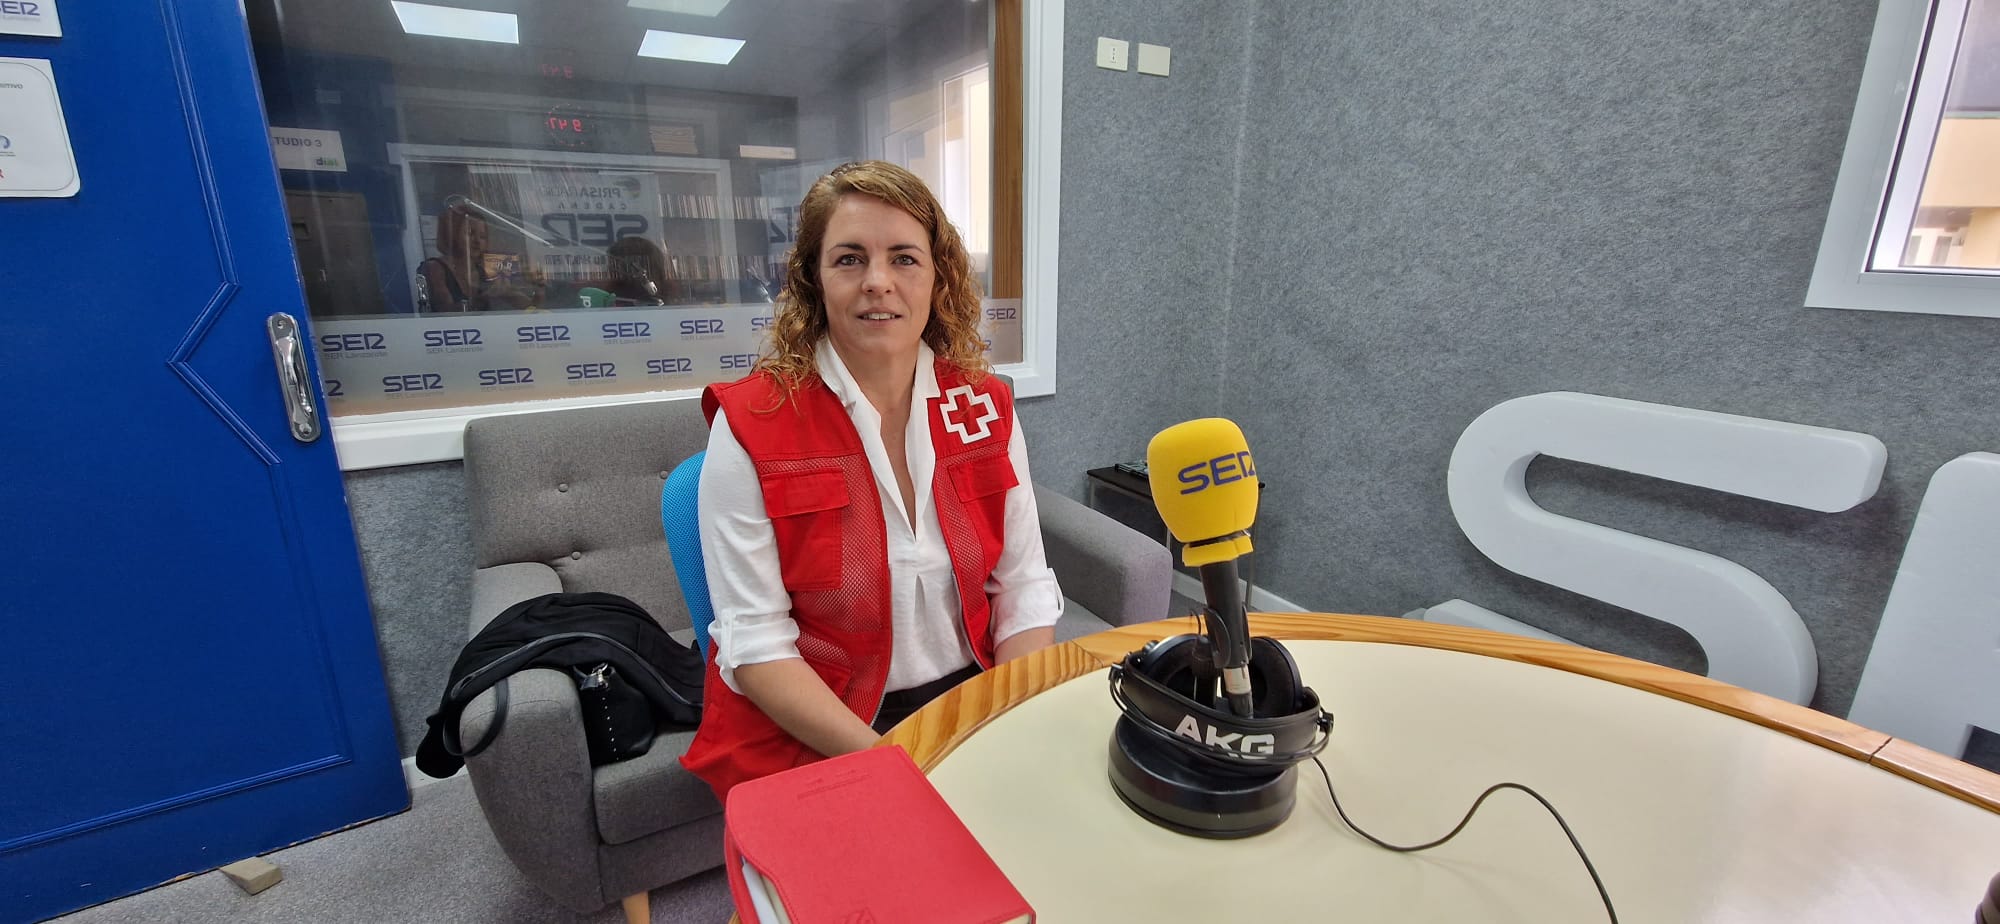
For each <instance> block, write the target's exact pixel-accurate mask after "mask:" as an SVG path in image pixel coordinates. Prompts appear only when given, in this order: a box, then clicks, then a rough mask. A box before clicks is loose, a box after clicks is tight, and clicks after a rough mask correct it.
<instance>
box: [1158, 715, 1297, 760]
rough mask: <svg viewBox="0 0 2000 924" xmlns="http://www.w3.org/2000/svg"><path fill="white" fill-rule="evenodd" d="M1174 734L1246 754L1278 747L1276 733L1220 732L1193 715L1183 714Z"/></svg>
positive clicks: (1261, 752)
mask: <svg viewBox="0 0 2000 924" xmlns="http://www.w3.org/2000/svg"><path fill="white" fill-rule="evenodd" d="M1174 734H1176V735H1179V736H1181V737H1183V738H1191V739H1193V740H1195V741H1198V742H1201V743H1202V744H1205V745H1208V746H1209V747H1212V748H1223V749H1225V750H1230V751H1240V752H1242V753H1244V754H1269V753H1272V752H1273V751H1276V750H1277V749H1278V738H1277V736H1276V735H1246V734H1243V733H1242V732H1218V731H1217V730H1216V728H1215V726H1213V725H1203V724H1202V723H1201V722H1199V721H1197V720H1196V719H1195V717H1194V716H1191V715H1184V716H1181V721H1180V724H1178V725H1175V726H1174Z"/></svg>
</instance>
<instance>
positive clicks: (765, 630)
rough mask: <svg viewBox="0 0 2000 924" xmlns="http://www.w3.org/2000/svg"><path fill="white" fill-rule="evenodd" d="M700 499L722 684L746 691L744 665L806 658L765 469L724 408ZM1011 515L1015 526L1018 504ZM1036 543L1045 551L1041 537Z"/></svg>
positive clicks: (712, 636) (712, 635) (712, 633)
mask: <svg viewBox="0 0 2000 924" xmlns="http://www.w3.org/2000/svg"><path fill="white" fill-rule="evenodd" d="M697 497H698V500H697V507H698V509H699V510H700V513H701V560H702V564H703V565H704V566H705V567H707V569H708V597H709V604H710V605H711V606H712V607H714V609H715V622H714V624H713V625H711V626H710V627H709V630H708V631H709V640H710V642H711V644H713V645H714V647H715V666H716V668H717V670H718V671H719V672H720V673H721V674H722V682H723V683H725V684H728V685H729V688H730V689H731V690H735V691H736V692H738V693H741V692H743V691H742V689H741V688H740V687H738V686H737V685H736V668H738V667H741V666H743V665H745V664H761V663H764V662H766V661H782V660H784V659H786V658H796V657H798V656H799V648H798V640H799V624H798V623H797V622H795V621H793V619H792V597H791V595H790V594H788V593H786V592H785V583H784V579H783V577H782V572H780V571H779V569H778V546H777V542H776V537H775V534H774V533H773V532H772V530H771V518H770V516H769V515H768V514H767V513H766V512H765V510H764V491H763V488H762V487H761V486H760V485H759V483H758V481H757V467H756V465H755V464H754V463H752V462H751V461H750V454H749V453H747V452H744V451H743V445H742V444H741V443H738V442H737V441H736V435H735V434H734V433H732V432H730V430H729V421H728V418H727V417H725V416H724V415H723V413H722V412H721V411H717V412H716V414H715V423H714V424H713V425H712V426H711V427H710V428H709V431H708V455H707V456H706V457H705V458H704V460H703V461H702V466H701V490H700V491H699V493H698V495H697ZM1032 500H1033V498H1032V495H1031V496H1030V501H1032ZM1008 515H1009V522H1010V524H1011V520H1012V510H1011V508H1010V510H1009V512H1008ZM1035 548H1036V551H1037V553H1038V555H1039V552H1040V550H1041V536H1040V535H1039V534H1037V535H1036V537H1035Z"/></svg>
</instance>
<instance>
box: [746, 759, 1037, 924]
mask: <svg viewBox="0 0 2000 924" xmlns="http://www.w3.org/2000/svg"><path fill="white" fill-rule="evenodd" d="M723 822H724V833H723V868H724V869H726V870H727V871H728V873H729V893H730V895H731V897H732V898H734V899H735V901H736V913H737V915H738V916H739V917H741V918H742V919H743V922H744V924H1030V922H1033V921H1034V919H1035V912H1034V909H1032V908H1029V907H1028V902H1027V900H1026V899H1024V898H1022V897H1021V893H1020V892H1019V891H1017V890H1016V889H1015V888H1014V884H1013V883H1011V882H1009V881H1007V877H1006V875H1005V874H1003V873H1001V872H1000V867H998V866H995V865H994V863H993V858H992V857H990V856H987V854H986V850H985V848H983V847H980V846H979V842H978V841H977V840H974V839H973V837H972V832H971V831H967V830H966V829H965V824H964V822H961V821H959V820H958V816H957V815H956V814H953V813H952V810H951V807H950V806H948V805H946V804H945V801H944V797H943V796H940V795H938V791H937V790H936V789H935V788H933V787H932V786H931V784H930V781H929V780H927V779H924V774H923V771H921V770H918V769H917V765H916V763H915V762H914V761H912V760H910V755H909V754H908V753H907V752H905V751H904V750H903V749H902V748H900V747H880V748H869V749H868V750H866V751H856V752H855V753H852V754H844V755H842V756H840V757H834V758H829V759H827V760H823V761H820V762H818V763H814V764H807V765H806V766H803V767H796V768H794V769H791V770H787V771H785V772H783V773H775V774H772V775H770V776H767V777H764V778H762V779H757V780H751V781H750V782H748V783H740V784H738V785H737V786H736V787H735V788H734V789H731V790H730V791H729V803H728V805H727V806H726V807H724V809H723Z"/></svg>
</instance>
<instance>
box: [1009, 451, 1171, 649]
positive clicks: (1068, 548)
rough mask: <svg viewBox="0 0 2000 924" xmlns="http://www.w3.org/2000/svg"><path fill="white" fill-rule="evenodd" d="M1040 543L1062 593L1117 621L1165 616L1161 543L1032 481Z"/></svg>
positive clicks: (1167, 559)
mask: <svg viewBox="0 0 2000 924" xmlns="http://www.w3.org/2000/svg"><path fill="white" fill-rule="evenodd" d="M1035 506H1036V508H1037V509H1038V511H1039V512H1040V514H1041V521H1042V546H1043V548H1044V549H1045V550H1046V552H1047V553H1048V559H1049V567H1050V568H1051V569H1053V570H1054V571H1055V573H1056V580H1057V581H1058V582H1060V583H1061V584H1062V588H1063V595H1064V596H1066V597H1069V598H1070V599H1072V600H1075V601H1076V602H1077V603H1080V604H1082V605H1083V606H1084V608H1085V609H1088V610H1090V611H1091V612H1092V613H1094V614H1096V615H1097V617H1098V618H1100V619H1102V620H1104V621H1105V622H1107V623H1109V624H1111V625H1114V626H1122V625H1129V624H1132V623H1138V622H1151V621H1153V620H1156V619H1165V618H1166V617H1167V609H1168V607H1169V606H1171V605H1172V600H1173V587H1174V567H1173V557H1172V556H1171V555H1170V554H1168V552H1167V549H1166V547H1165V546H1163V545H1161V544H1160V543H1159V542H1157V541H1155V540H1154V539H1152V538H1151V537H1149V536H1146V535H1143V534H1141V533H1139V532H1137V531H1135V530H1133V529H1131V528H1129V527H1127V526H1126V525H1125V524H1123V523H1120V522H1118V521H1117V520H1114V519H1112V518H1110V517H1108V516H1105V515H1104V514H1102V513H1099V512H1097V511H1095V510H1092V509H1090V508H1089V507H1087V506H1085V505H1084V504H1083V503H1082V502H1080V501H1077V500H1075V499H1074V498H1071V497H1068V496H1065V495H1063V494H1059V493H1056V492H1055V491H1051V490H1049V489H1047V488H1044V487H1042V486H1041V485H1036V486H1035Z"/></svg>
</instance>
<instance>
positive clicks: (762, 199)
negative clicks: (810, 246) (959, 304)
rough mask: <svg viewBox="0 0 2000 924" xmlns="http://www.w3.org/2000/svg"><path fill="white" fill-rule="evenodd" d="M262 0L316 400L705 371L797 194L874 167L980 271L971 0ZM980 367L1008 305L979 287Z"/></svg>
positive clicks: (1016, 312) (760, 301)
mask: <svg viewBox="0 0 2000 924" xmlns="http://www.w3.org/2000/svg"><path fill="white" fill-rule="evenodd" d="M449 2H450V3H453V4H476V5H478V6H480V7H483V8H486V9H482V10H475V11H467V10H461V9H458V8H456V7H455V6H447V5H443V4H435V5H426V4H419V3H408V2H401V0H252V2H250V4H249V10H250V13H251V19H252V24H253V28H252V35H253V39H254V42H255V46H256V51H257V57H258V65H259V70H260V72H261V74H260V76H261V77H262V82H263V86H264V94H265V103H266V107H267V114H268V116H269V120H270V123H271V126H272V143H273V147H274V150H276V151H277V152H278V159H279V166H280V168H281V169H280V175H281V177H282V180H283V183H284V186H285V190H286V202H287V205H288V207H289V209H290V214H291V224H292V233H293V237H294V240H295V243H296V244H297V248H298V253H299V268H300V273H301V276H302V278H303V279H304V281H305V287H306V293H307V301H308V303H309V307H310V310H311V312H312V315H313V318H314V322H315V323H314V328H315V333H316V336H317V340H318V344H317V345H318V347H319V349H320V357H321V369H322V375H323V378H324V379H325V380H326V382H325V384H326V387H327V394H328V400H329V405H330V408H331V410H332V411H333V413H335V414H337V415H345V414H367V413H380V412H385V411H406V410H426V409H436V408H446V407H455V406H463V405H474V404H488V403H495V402H506V401H520V400H528V399H537V398H551V397H577V396H586V395H606V394H623V393H632V392H640V391H654V390H664V389H685V388H694V387H699V386H700V385H702V384H705V383H707V382H712V381H721V380H728V379H734V378H737V377H739V376H741V375H742V374H743V372H744V371H745V369H746V368H747V366H748V363H749V361H750V359H751V358H752V357H754V355H755V354H756V352H757V350H758V348H759V346H760V339H759V338H760V336H761V332H762V330H763V329H764V328H765V327H766V326H767V324H768V319H769V316H770V308H771V299H772V298H773V297H774V296H775V295H776V293H777V291H778V288H779V286H780V284H781V281H782V270H783V266H784V261H785V258H786V255H787V251H788V249H789V248H790V247H791V245H792V240H793V227H792V225H793V221H794V219H795V215H796V211H797V204H798V200H799V197H800V195H801V194H803V192H804V191H805V188H806V187H807V186H808V185H809V184H810V183H811V182H812V181H813V179H815V178H816V177H818V176H819V175H820V174H822V173H824V172H825V171H826V170H827V169H829V168H831V167H833V166H834V165H836V164H839V163H842V162H845V161H849V160H859V159H865V158H881V159H885V160H890V161H895V162H897V163H901V164H903V165H904V166H907V167H909V168H910V169H911V170H913V171H914V172H916V173H918V174H919V175H920V176H923V177H924V178H925V180H926V181H927V182H928V183H929V184H930V185H931V187H932V190H933V191H934V192H935V193H936V194H937V195H938V197H939V199H940V201H941V202H943V203H944V204H945V208H946V211H947V213H948V214H949V215H950V217H951V219H952V220H953V222H954V223H955V224H957V225H958V226H959V229H960V232H961V234H962V235H963V236H964V238H965V240H966V241H967V244H968V248H969V249H970V250H972V251H973V260H974V265H975V267H976V269H977V270H978V271H979V272H980V273H981V274H982V281H984V279H985V275H986V274H988V273H990V268H991V265H992V259H991V254H990V253H989V251H990V247H991V245H990V243H989V242H990V241H991V239H992V231H991V227H992V221H993V218H992V210H993V202H992V187H993V177H992V173H993V165H994V157H993V152H992V138H993V129H992V125H991V118H992V112H993V109H994V107H993V103H992V98H991V94H992V80H991V70H992V62H991V59H990V55H989V50H988V49H989V47H990V38H989V32H990V27H989V17H990V15H991V13H990V11H989V8H988V4H987V3H986V2H972V3H967V2H964V0H837V2H821V0H813V2H801V0H601V2H593V3H581V4H580V3H575V2H565V0H449ZM987 317H988V321H987V325H988V329H989V330H988V336H989V338H990V342H991V344H992V349H993V353H992V358H993V360H994V361H995V362H996V363H1006V362H1015V361H1018V360H1019V359H1020V356H1021V328H1020V309H1019V302H1018V300H1003V301H991V302H989V305H988V310H987Z"/></svg>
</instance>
